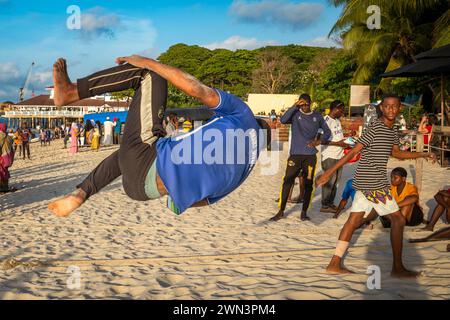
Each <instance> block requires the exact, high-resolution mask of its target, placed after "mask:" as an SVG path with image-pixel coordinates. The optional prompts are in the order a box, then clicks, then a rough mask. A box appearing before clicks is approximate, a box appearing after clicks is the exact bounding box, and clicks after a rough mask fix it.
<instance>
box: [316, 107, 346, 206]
mask: <svg viewBox="0 0 450 320" xmlns="http://www.w3.org/2000/svg"><path fill="white" fill-rule="evenodd" d="M344 108H345V106H344V104H343V103H342V102H341V101H339V100H336V101H333V102H332V103H331V105H330V114H329V115H327V116H326V117H325V121H326V123H327V125H328V127H329V128H330V130H331V139H330V141H328V142H327V143H324V144H323V145H322V170H323V171H326V170H328V169H329V168H331V167H332V166H333V165H334V164H336V163H337V162H338V161H339V160H340V159H342V158H343V157H344V149H346V148H347V147H348V145H347V144H345V143H344V141H345V138H344V131H343V130H342V126H341V121H340V120H339V119H340V118H341V117H342V115H343V114H344ZM341 176H342V168H341V169H339V170H338V171H336V173H334V174H333V176H332V177H331V178H330V180H329V181H328V182H327V183H326V184H325V185H323V187H322V209H321V210H320V212H327V213H335V212H336V210H337V207H336V206H335V205H334V199H335V197H336V192H337V189H338V184H339V180H340V179H341Z"/></svg>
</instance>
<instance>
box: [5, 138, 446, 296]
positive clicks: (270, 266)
mask: <svg viewBox="0 0 450 320" xmlns="http://www.w3.org/2000/svg"><path fill="white" fill-rule="evenodd" d="M114 150H115V147H109V148H103V149H101V151H100V152H98V153H95V152H92V151H88V150H86V151H84V150H83V152H81V153H79V154H77V155H75V156H71V155H69V153H68V152H67V150H62V142H61V141H57V142H54V143H53V145H52V146H51V147H45V148H41V147H40V146H39V145H37V144H35V145H33V146H32V158H33V159H32V161H28V160H27V161H23V160H17V161H16V163H15V164H14V167H13V170H12V176H13V178H12V181H11V182H12V184H13V185H14V186H16V187H19V188H21V190H20V191H18V192H17V193H14V194H8V195H3V196H0V208H1V210H0V263H1V264H0V299H59V298H65V299H102V298H108V299H111V298H112V299H130V298H132V299H449V298H450V253H448V252H446V246H447V242H436V243H427V244H418V245H410V244H405V253H404V256H405V260H406V264H407V266H408V267H410V268H412V269H415V270H423V271H424V274H425V276H424V277H422V278H420V279H418V280H397V279H393V278H391V277H390V276H389V273H390V264H391V251H390V246H389V232H388V231H386V230H383V229H382V228H381V226H380V225H379V224H377V225H376V226H375V229H374V230H373V231H364V232H359V233H358V234H357V235H356V236H355V237H354V239H353V240H354V244H353V245H352V247H351V249H350V252H349V255H348V257H347V259H346V265H347V267H348V268H350V269H352V270H354V271H355V272H356V274H354V275H346V276H330V275H327V274H326V273H325V272H324V267H325V266H326V265H327V263H328V261H329V259H330V257H331V255H332V254H333V253H334V247H335V243H336V240H337V237H338V234H339V231H340V228H341V227H342V225H343V224H344V222H345V220H346V218H347V216H348V211H347V212H346V213H344V214H343V216H341V217H340V218H339V219H338V220H333V219H330V217H331V215H330V214H323V213H320V212H319V209H320V190H316V194H315V198H314V202H313V204H312V208H311V210H310V216H311V217H312V221H311V222H307V223H301V222H300V221H299V219H298V216H299V214H300V207H299V206H293V205H290V206H289V207H288V213H289V214H290V215H289V217H288V218H287V219H285V220H283V221H281V222H278V223H268V222H267V220H268V219H269V218H270V217H271V216H272V215H274V214H275V213H276V212H277V204H276V202H275V199H276V198H277V195H278V192H279V187H280V183H281V179H282V176H283V173H284V165H285V160H286V157H287V152H286V150H285V151H283V152H276V153H274V155H275V156H278V157H279V164H280V168H279V170H277V173H276V174H275V175H269V176H267V175H263V174H262V172H261V167H262V165H261V164H259V165H258V166H257V167H256V169H255V171H254V172H253V174H252V175H251V176H250V178H249V179H248V180H247V181H246V182H245V184H244V185H243V186H242V187H241V188H239V189H238V190H237V191H235V192H234V193H233V194H231V195H230V196H229V197H228V198H226V199H225V200H223V201H222V202H220V203H219V204H217V205H214V206H212V207H208V208H202V209H191V210H189V211H188V212H187V213H186V214H184V215H183V216H181V217H177V216H175V215H173V214H172V213H171V212H169V211H168V210H167V209H166V208H165V205H164V204H165V199H160V200H156V201H152V202H146V203H139V202H134V201H132V200H130V199H128V198H127V196H126V195H125V194H124V192H123V189H122V186H121V182H120V180H118V181H116V182H114V183H113V184H112V185H110V186H109V187H107V188H106V190H104V191H103V192H101V193H100V194H98V195H96V196H94V197H93V198H92V199H91V200H90V201H89V202H88V203H86V205H84V206H83V207H82V208H81V209H80V210H78V211H77V212H76V214H74V215H73V216H72V217H70V218H69V219H58V218H56V217H53V216H52V215H51V214H50V213H49V211H48V210H47V204H48V203H49V201H50V200H52V199H55V198H58V197H60V196H62V195H64V194H66V193H68V192H71V191H72V190H73V189H74V187H75V185H76V184H77V183H78V182H80V181H81V180H82V179H83V178H84V177H85V176H86V175H87V174H88V173H89V172H90V170H91V169H93V168H94V167H95V166H96V165H97V164H98V163H99V162H100V161H101V160H102V159H104V158H105V157H106V156H108V155H109V154H111V153H112V152H113V151H114ZM398 165H401V166H403V167H405V168H407V169H408V171H409V172H412V174H411V177H412V178H413V177H414V170H413V168H414V162H413V161H404V162H399V161H392V162H390V164H389V167H390V168H391V169H392V168H394V167H396V166H398ZM424 168H425V170H424V171H425V176H424V184H423V185H424V191H423V193H422V196H421V199H422V204H423V206H424V208H425V210H426V212H428V211H429V209H430V208H433V207H434V205H435V202H434V200H433V199H432V196H433V195H434V194H435V193H436V192H437V191H438V190H439V189H441V188H442V187H443V186H444V185H446V184H449V181H450V171H448V170H445V169H441V168H439V167H438V166H437V165H434V166H432V165H430V164H425V166H424ZM352 170H354V168H352V167H347V168H346V169H345V172H344V176H345V177H346V178H348V177H350V176H351V175H352ZM346 178H345V180H344V179H343V180H342V181H343V182H344V181H346ZM341 185H342V183H341ZM340 194H341V191H339V195H340ZM430 199H431V200H430ZM443 226H444V224H443V223H442V222H440V223H439V224H438V225H437V228H441V227H443ZM425 235H427V233H425V234H424V233H422V232H419V233H418V232H413V230H412V229H407V231H406V233H405V238H406V239H408V238H410V237H422V236H425ZM16 262H19V265H18V266H16V267H15V268H11V266H14V265H15V264H16ZM20 263H22V264H20ZM372 265H376V266H379V267H380V268H381V289H380V290H369V289H368V287H367V280H368V275H367V268H368V267H369V266H372ZM78 279H79V281H78Z"/></svg>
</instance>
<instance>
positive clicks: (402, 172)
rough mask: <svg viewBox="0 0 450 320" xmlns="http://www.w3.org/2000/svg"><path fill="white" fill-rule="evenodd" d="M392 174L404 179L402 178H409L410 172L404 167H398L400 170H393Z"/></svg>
mask: <svg viewBox="0 0 450 320" xmlns="http://www.w3.org/2000/svg"><path fill="white" fill-rule="evenodd" d="M392 174H393V175H396V176H399V177H402V178H407V177H408V172H407V171H406V170H405V169H404V168H402V167H398V168H395V169H394V170H392Z"/></svg>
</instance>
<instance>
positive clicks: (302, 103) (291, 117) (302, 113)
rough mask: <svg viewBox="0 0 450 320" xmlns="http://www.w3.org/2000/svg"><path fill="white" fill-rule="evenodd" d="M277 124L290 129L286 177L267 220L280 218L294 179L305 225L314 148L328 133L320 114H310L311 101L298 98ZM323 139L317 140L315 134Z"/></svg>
mask: <svg viewBox="0 0 450 320" xmlns="http://www.w3.org/2000/svg"><path fill="white" fill-rule="evenodd" d="M281 123H283V124H291V125H292V143H291V148H290V156H289V159H288V163H287V168H286V174H285V176H284V178H283V185H282V187H281V194H280V200H279V203H278V206H279V208H280V210H279V211H278V213H277V214H276V215H275V216H274V217H273V218H272V219H271V220H272V221H278V220H280V219H282V218H284V210H285V209H286V204H287V201H288V198H289V194H290V192H291V189H292V187H293V186H294V183H295V179H296V178H297V177H298V176H300V175H301V176H302V177H303V179H304V197H303V209H302V213H301V215H300V219H301V220H302V221H308V220H310V218H309V217H308V216H307V211H308V209H309V206H310V204H311V200H312V197H313V195H314V176H315V172H316V164H317V155H316V154H317V152H318V151H317V148H316V147H317V146H318V145H320V144H321V143H327V142H328V141H329V139H330V137H331V131H330V129H329V128H328V125H327V123H326V122H325V120H324V118H323V117H322V115H321V114H320V113H318V112H317V111H312V110H311V97H310V96H309V95H308V94H302V95H301V96H300V98H299V100H298V101H297V102H296V103H295V105H294V106H293V107H291V108H290V109H289V110H288V111H286V113H285V114H284V115H283V116H282V117H281ZM320 129H322V131H323V135H321V137H320V138H319V139H318V137H319V135H320V134H319V132H320V131H319V130H320Z"/></svg>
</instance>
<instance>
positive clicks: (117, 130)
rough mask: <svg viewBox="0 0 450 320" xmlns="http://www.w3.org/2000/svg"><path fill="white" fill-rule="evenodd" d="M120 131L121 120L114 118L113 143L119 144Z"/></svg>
mask: <svg viewBox="0 0 450 320" xmlns="http://www.w3.org/2000/svg"><path fill="white" fill-rule="evenodd" d="M121 132H122V121H120V119H119V118H116V119H114V144H120V134H121Z"/></svg>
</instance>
